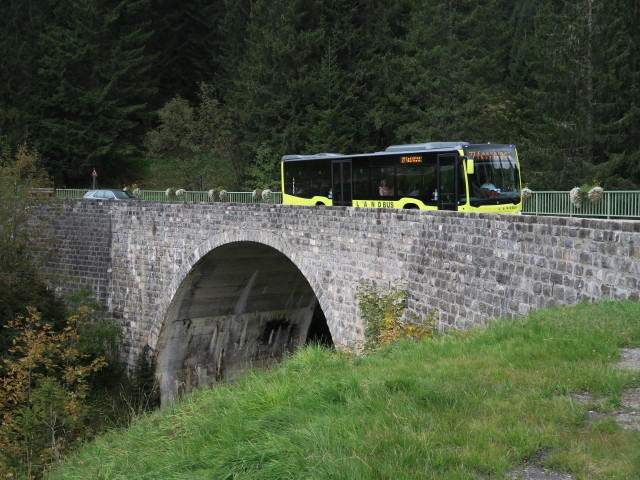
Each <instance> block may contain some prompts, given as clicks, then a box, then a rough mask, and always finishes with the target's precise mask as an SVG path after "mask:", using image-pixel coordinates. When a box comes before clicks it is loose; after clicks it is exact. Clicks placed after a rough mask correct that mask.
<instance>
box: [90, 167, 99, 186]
mask: <svg viewBox="0 0 640 480" xmlns="http://www.w3.org/2000/svg"><path fill="white" fill-rule="evenodd" d="M91 176H92V177H93V189H94V190H95V189H96V180H97V178H98V172H96V169H95V168H94V169H93V171H92V172H91Z"/></svg>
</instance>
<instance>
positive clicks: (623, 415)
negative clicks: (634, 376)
mask: <svg viewBox="0 0 640 480" xmlns="http://www.w3.org/2000/svg"><path fill="white" fill-rule="evenodd" d="M620 352H621V354H622V360H621V361H620V362H618V364H617V366H618V367H619V368H629V369H638V368H640V348H623V349H621V350H620ZM571 398H573V399H574V400H578V401H580V402H583V403H585V404H586V403H592V402H593V401H594V398H593V396H592V395H591V394H590V393H589V392H583V393H580V394H575V395H572V396H571ZM605 417H612V418H615V420H616V422H617V423H618V424H619V425H620V426H621V427H622V428H624V429H626V430H635V431H637V432H640V388H630V389H628V390H626V391H625V392H624V394H623V396H622V401H621V403H620V410H618V411H615V412H607V413H602V412H598V411H596V410H590V411H589V418H590V419H591V420H592V421H593V420H596V419H600V418H605ZM507 479H519V480H572V479H573V476H572V475H565V474H560V473H556V472H550V471H545V470H544V469H542V468H540V467H538V466H536V465H526V466H524V467H522V468H519V469H517V470H513V471H511V472H509V473H508V474H507Z"/></svg>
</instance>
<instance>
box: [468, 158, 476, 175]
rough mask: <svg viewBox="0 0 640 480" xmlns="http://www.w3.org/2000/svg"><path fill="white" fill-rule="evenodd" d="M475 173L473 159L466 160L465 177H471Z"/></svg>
mask: <svg viewBox="0 0 640 480" xmlns="http://www.w3.org/2000/svg"><path fill="white" fill-rule="evenodd" d="M474 173H475V167H474V164H473V158H467V175H473V174H474Z"/></svg>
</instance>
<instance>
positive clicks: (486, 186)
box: [465, 145, 520, 206]
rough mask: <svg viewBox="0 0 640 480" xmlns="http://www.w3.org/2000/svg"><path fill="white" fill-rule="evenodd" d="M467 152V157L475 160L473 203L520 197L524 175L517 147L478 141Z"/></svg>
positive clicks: (514, 200)
mask: <svg viewBox="0 0 640 480" xmlns="http://www.w3.org/2000/svg"><path fill="white" fill-rule="evenodd" d="M465 150H466V149H465ZM465 154H466V156H467V158H470V159H473V160H474V173H473V175H469V201H470V203H471V205H475V206H477V205H486V204H491V203H518V202H519V201H520V176H519V174H518V160H517V156H516V150H515V147H513V146H511V145H486V146H485V145H482V146H480V147H479V146H477V145H474V146H469V149H468V151H465Z"/></svg>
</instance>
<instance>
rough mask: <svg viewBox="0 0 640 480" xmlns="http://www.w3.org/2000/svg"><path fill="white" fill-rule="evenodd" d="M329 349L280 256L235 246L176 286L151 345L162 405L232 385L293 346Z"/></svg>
mask: <svg viewBox="0 0 640 480" xmlns="http://www.w3.org/2000/svg"><path fill="white" fill-rule="evenodd" d="M308 342H316V343H320V344H323V345H327V346H333V339H332V336H331V332H330V331H329V327H328V325H327V321H326V318H325V316H324V313H323V312H322V308H321V307H320V305H319V302H318V299H317V297H316V295H315V293H314V291H313V288H312V287H311V285H310V284H309V282H308V281H307V279H306V278H305V276H304V275H303V273H302V272H301V271H300V269H299V268H298V267H297V266H296V265H295V264H294V263H293V262H292V261H291V260H290V259H289V258H288V257H287V256H286V255H284V254H283V253H282V252H279V251H278V250H277V249H275V248H273V247H270V246H268V245H264V244H262V243H258V242H251V241H238V242H232V243H228V244H225V245H222V246H220V247H217V248H215V249H213V250H212V251H210V252H209V253H207V254H206V255H204V256H203V257H202V258H201V259H200V260H199V261H198V262H197V263H196V264H195V265H194V266H193V268H192V269H191V271H190V272H189V273H188V274H187V276H186V277H185V279H184V280H183V281H182V283H181V285H180V286H179V288H178V290H177V292H176V294H175V296H174V298H173V300H172V302H171V305H170V307H169V309H168V311H167V315H166V317H165V321H164V323H163V326H162V329H161V331H160V335H159V338H158V343H157V345H156V349H155V350H156V362H155V364H156V380H157V381H158V383H159V386H160V396H161V401H162V402H163V403H165V402H168V401H172V400H173V399H174V398H175V397H176V396H177V395H180V394H182V393H185V392H188V391H189V390H191V389H193V388H194V387H196V386H198V385H202V384H214V383H217V382H220V381H222V380H225V381H232V380H233V379H234V377H236V376H237V375H238V374H239V373H240V372H242V371H244V370H247V369H249V368H260V367H266V366H269V365H271V364H273V363H274V362H277V361H278V360H280V359H281V358H282V356H283V354H285V353H287V352H291V351H293V350H295V349H296V348H298V347H299V346H301V345H303V344H305V343H308Z"/></svg>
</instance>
